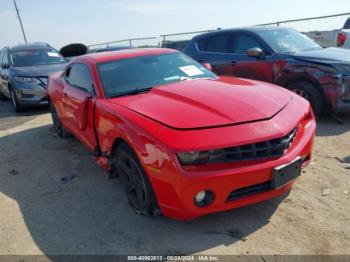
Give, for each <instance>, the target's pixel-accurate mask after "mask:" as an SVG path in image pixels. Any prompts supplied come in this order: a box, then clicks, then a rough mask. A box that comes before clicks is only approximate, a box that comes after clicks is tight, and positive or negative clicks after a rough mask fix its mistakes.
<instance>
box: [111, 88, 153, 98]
mask: <svg viewBox="0 0 350 262" xmlns="http://www.w3.org/2000/svg"><path fill="white" fill-rule="evenodd" d="M152 88H153V86H152V87H147V88H134V89H131V90H127V91H124V92H120V93H117V94H115V95H113V96H112V97H119V96H129V95H137V94H140V93H145V92H148V91H150V90H151V89H152Z"/></svg>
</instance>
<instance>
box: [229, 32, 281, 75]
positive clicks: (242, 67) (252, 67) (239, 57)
mask: <svg viewBox="0 0 350 262" xmlns="http://www.w3.org/2000/svg"><path fill="white" fill-rule="evenodd" d="M231 44H232V46H231V50H232V56H231V58H232V61H231V68H230V69H231V74H232V75H234V76H236V77H242V78H249V79H255V80H260V81H265V82H273V78H274V77H273V75H274V74H273V68H274V58H273V55H272V52H271V50H269V48H268V47H267V46H266V45H265V44H264V43H263V42H262V41H261V39H260V38H259V37H258V36H255V35H254V34H253V33H248V32H234V33H232V38H231ZM251 48H259V49H261V50H262V51H263V52H264V56H263V57H252V56H249V55H248V49H251Z"/></svg>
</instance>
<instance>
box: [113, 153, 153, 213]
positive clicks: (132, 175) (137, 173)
mask: <svg viewBox="0 0 350 262" xmlns="http://www.w3.org/2000/svg"><path fill="white" fill-rule="evenodd" d="M117 166H118V169H119V172H121V173H122V174H123V175H124V179H125V191H126V194H127V197H128V201H129V203H130V204H131V206H132V207H134V209H135V211H136V212H137V213H141V212H142V211H141V210H143V209H144V207H145V206H146V205H147V189H146V184H145V181H144V179H143V176H142V174H141V170H140V168H139V166H138V165H137V163H136V162H135V160H133V159H132V158H131V157H130V156H129V155H128V154H126V153H124V152H122V153H121V155H120V156H119V157H118V161H117Z"/></svg>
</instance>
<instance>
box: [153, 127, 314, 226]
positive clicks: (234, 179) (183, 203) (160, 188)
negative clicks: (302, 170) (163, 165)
mask: <svg viewBox="0 0 350 262" xmlns="http://www.w3.org/2000/svg"><path fill="white" fill-rule="evenodd" d="M315 128H316V124H315V121H310V122H309V123H308V124H307V125H305V127H303V128H302V130H299V131H298V134H297V138H296V140H295V142H294V143H293V145H292V147H291V148H290V149H289V150H288V152H287V153H286V154H285V155H284V156H283V157H281V158H279V159H275V160H267V161H261V162H259V163H257V162H255V163H250V164H240V165H237V166H235V167H231V168H228V166H227V165H226V166H225V167H222V168H219V166H216V167H218V168H215V167H214V168H213V165H211V167H212V168H210V167H203V168H184V167H181V166H179V164H177V167H169V168H168V169H166V170H162V172H164V174H163V175H164V176H162V174H159V176H157V177H156V176H151V182H152V185H153V188H155V189H156V195H157V198H158V202H159V206H160V208H161V210H162V213H163V214H164V215H165V216H167V217H170V218H174V219H178V220H190V219H194V218H197V217H200V216H203V215H206V214H210V213H215V212H220V211H225V210H230V209H234V208H238V207H242V206H246V205H250V204H253V203H257V202H261V201H264V200H267V199H270V198H273V197H277V196H279V195H281V194H283V193H285V192H287V191H289V190H290V189H291V187H292V184H293V182H294V181H291V182H289V183H287V184H285V185H284V186H282V187H280V188H278V189H272V188H269V189H267V190H263V191H261V192H256V193H254V194H250V195H247V196H246V197H241V198H239V199H237V200H232V201H229V200H228V197H229V195H230V194H231V193H232V192H233V191H236V190H239V189H243V188H247V187H251V186H254V185H259V184H264V183H267V182H269V181H271V179H272V172H273V170H274V168H276V167H278V166H281V165H284V164H287V163H291V162H293V160H295V159H296V158H297V157H301V158H303V159H304V163H303V166H302V167H305V166H306V165H307V164H308V163H309V161H310V159H311V151H312V146H313V140H314V135H315ZM165 172H166V173H167V175H168V177H173V178H174V179H172V181H168V180H167V179H166V178H165V177H166V175H165ZM202 190H210V191H212V192H214V194H215V198H214V201H213V202H212V203H211V204H210V205H209V206H207V207H198V206H197V205H196V204H195V202H194V197H195V195H196V194H197V193H198V192H200V191H202Z"/></svg>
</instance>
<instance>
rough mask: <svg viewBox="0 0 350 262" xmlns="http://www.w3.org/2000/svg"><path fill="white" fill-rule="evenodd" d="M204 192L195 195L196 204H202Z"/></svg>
mask: <svg viewBox="0 0 350 262" xmlns="http://www.w3.org/2000/svg"><path fill="white" fill-rule="evenodd" d="M205 194H206V193H205V191H201V192H199V193H198V194H197V195H196V202H197V203H200V202H203V200H204V198H205Z"/></svg>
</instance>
